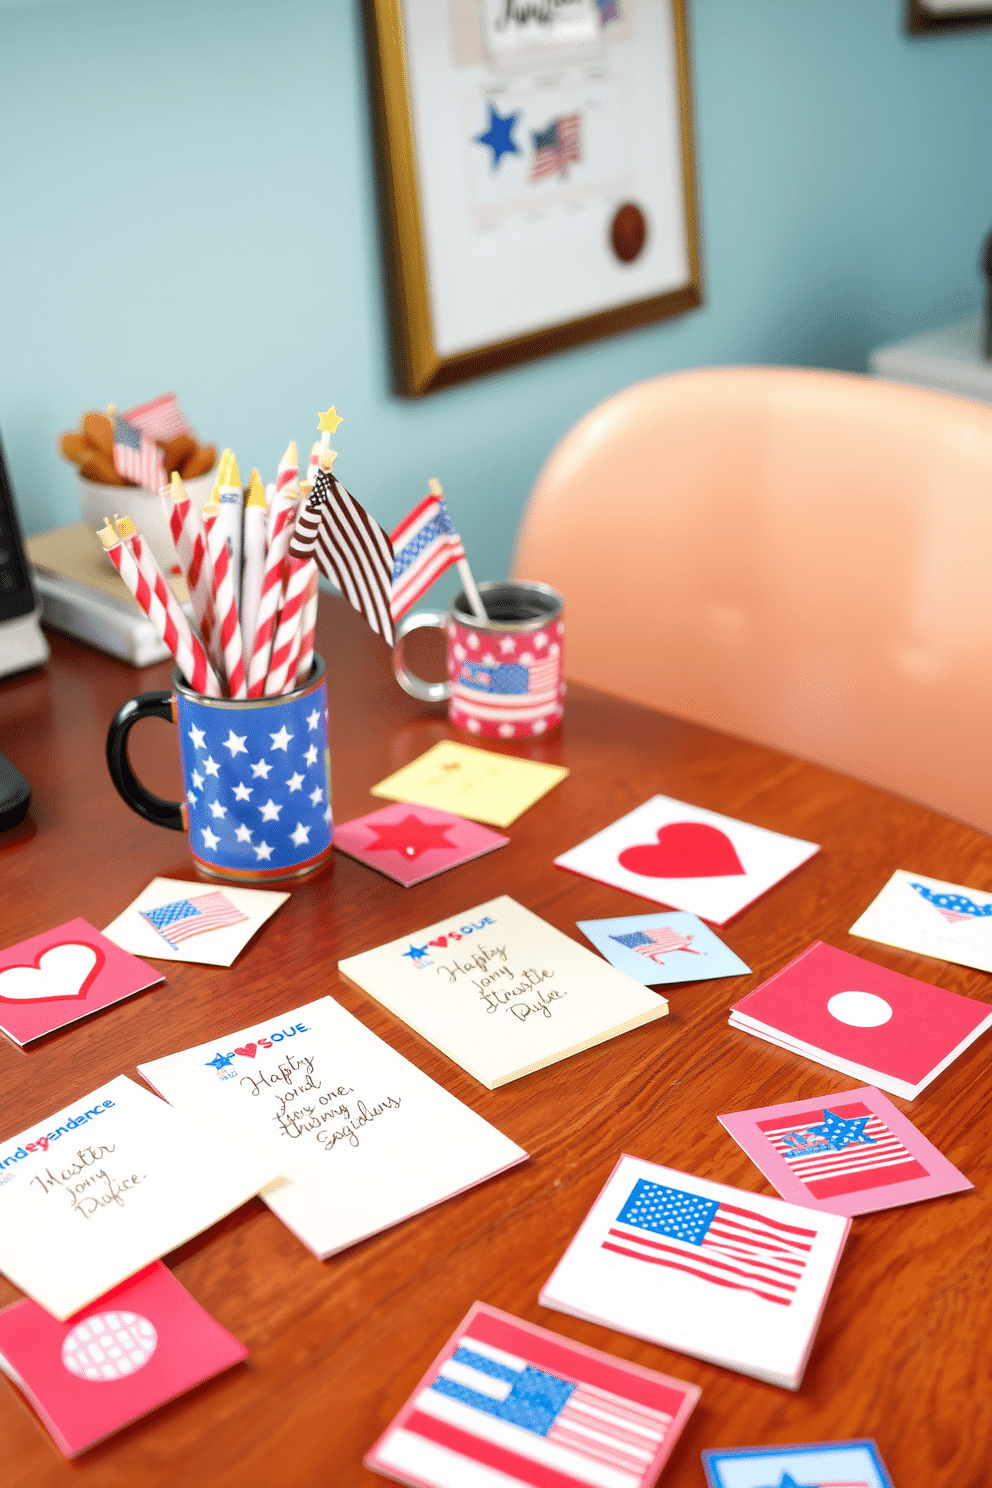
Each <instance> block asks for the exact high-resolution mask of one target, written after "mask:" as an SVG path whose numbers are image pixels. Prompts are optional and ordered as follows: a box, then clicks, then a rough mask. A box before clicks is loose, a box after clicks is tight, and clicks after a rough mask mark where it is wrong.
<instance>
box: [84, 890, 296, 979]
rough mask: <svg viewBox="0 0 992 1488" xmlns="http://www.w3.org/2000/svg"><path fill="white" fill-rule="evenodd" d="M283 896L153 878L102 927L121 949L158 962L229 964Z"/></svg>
mask: <svg viewBox="0 0 992 1488" xmlns="http://www.w3.org/2000/svg"><path fill="white" fill-rule="evenodd" d="M288 898H289V895H288V894H281V893H277V892H276V891H275V890H273V889H241V888H236V887H235V886H234V885H233V884H225V885H224V887H223V888H222V889H210V888H208V887H207V885H206V884H199V883H187V882H185V881H184V880H183V879H178V878H153V879H152V881H151V883H150V884H149V885H148V887H147V889H143V890H142V892H141V893H140V894H139V895H138V897H137V899H135V900H134V902H133V903H132V904H129V905H128V907H127V909H125V910H124V912H123V914H119V915H118V916H117V918H116V920H113V921H112V922H111V923H110V924H109V925H108V926H107V928H106V929H105V930H104V932H103V933H104V935H106V936H107V938H108V940H112V941H114V942H116V944H117V945H119V946H121V947H123V949H124V950H125V951H132V952H133V953H134V954H135V955H139V956H150V957H151V958H152V959H153V960H158V961H196V962H198V963H200V965H203V966H230V965H232V963H233V962H234V960H235V958H236V957H237V956H239V955H240V954H241V952H242V951H243V950H244V948H245V946H246V945H247V944H248V942H249V941H250V940H251V938H252V936H253V935H254V934H255V933H256V931H258V930H260V929H261V927H262V926H263V925H264V924H265V922H266V920H268V919H270V918H271V917H272V915H274V914H275V912H276V910H277V909H278V908H279V906H280V905H281V904H285V902H286V900H287V899H288Z"/></svg>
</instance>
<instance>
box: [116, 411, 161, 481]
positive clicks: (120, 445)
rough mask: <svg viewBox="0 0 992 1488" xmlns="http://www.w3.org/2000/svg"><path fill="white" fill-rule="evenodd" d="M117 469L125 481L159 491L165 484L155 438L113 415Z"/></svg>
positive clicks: (117, 415) (159, 452) (159, 451)
mask: <svg viewBox="0 0 992 1488" xmlns="http://www.w3.org/2000/svg"><path fill="white" fill-rule="evenodd" d="M114 469H115V470H116V471H117V474H118V475H122V476H123V477H124V479H125V480H129V481H134V482H135V484H136V485H139V486H145V487H146V488H147V489H148V490H149V491H158V490H160V489H161V487H162V486H164V485H165V466H164V465H163V463H162V451H161V450H160V449H159V447H158V445H157V444H156V443H155V441H154V439H149V438H148V436H147V435H146V434H142V432H141V430H140V429H137V428H135V426H134V424H129V423H128V422H127V420H126V419H122V418H121V417H120V415H119V414H115V416H114Z"/></svg>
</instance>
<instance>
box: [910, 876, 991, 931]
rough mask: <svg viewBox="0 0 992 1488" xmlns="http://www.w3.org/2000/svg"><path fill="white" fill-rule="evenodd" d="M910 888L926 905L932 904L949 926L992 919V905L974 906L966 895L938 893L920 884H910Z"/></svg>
mask: <svg viewBox="0 0 992 1488" xmlns="http://www.w3.org/2000/svg"><path fill="white" fill-rule="evenodd" d="M910 888H911V889H915V890H916V892H917V893H918V894H919V895H920V896H921V897H922V898H924V899H925V900H926V901H927V903H928V904H932V905H933V907H934V909H935V910H936V911H937V912H938V914H941V915H943V917H944V919H945V920H946V921H947V923H948V924H949V925H957V924H959V923H960V922H961V921H962V920H985V919H988V918H990V917H992V903H989V904H976V903H975V901H974V899H970V898H969V897H968V895H967V894H944V893H938V892H937V890H936V889H931V888H928V887H927V885H926V884H921V883H914V884H910Z"/></svg>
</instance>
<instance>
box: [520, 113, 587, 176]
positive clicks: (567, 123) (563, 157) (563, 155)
mask: <svg viewBox="0 0 992 1488" xmlns="http://www.w3.org/2000/svg"><path fill="white" fill-rule="evenodd" d="M532 138H533V141H534V159H533V160H532V162H531V167H530V179H531V181H532V182H533V181H543V180H544V179H545V178H546V177H548V176H556V175H562V176H564V175H567V174H568V167H569V165H570V164H571V163H572V162H573V161H579V160H581V159H582V115H581V114H563V115H562V116H561V117H560V118H558V119H552V121H551V123H550V124H549V125H548V126H547V128H546V129H536V130H533V131H532Z"/></svg>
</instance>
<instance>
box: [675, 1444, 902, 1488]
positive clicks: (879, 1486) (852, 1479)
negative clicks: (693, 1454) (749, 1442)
mask: <svg viewBox="0 0 992 1488" xmlns="http://www.w3.org/2000/svg"><path fill="white" fill-rule="evenodd" d="M703 1469H704V1471H705V1473H706V1481H707V1483H708V1484H709V1488H892V1479H891V1478H890V1477H889V1475H888V1473H887V1472H886V1470H885V1464H884V1463H883V1461H882V1459H881V1457H880V1456H879V1453H878V1447H877V1446H876V1445H875V1443H874V1442H873V1441H834V1442H808V1443H807V1444H806V1445H805V1446H799V1447H736V1448H733V1449H731V1450H729V1451H728V1450H722V1451H710V1452H704V1453H703Z"/></svg>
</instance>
